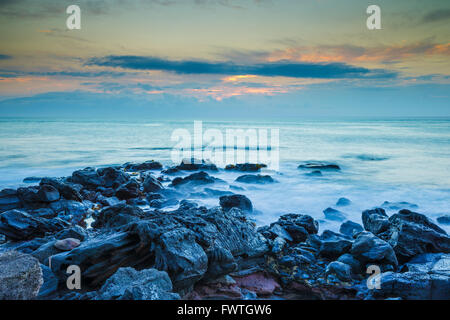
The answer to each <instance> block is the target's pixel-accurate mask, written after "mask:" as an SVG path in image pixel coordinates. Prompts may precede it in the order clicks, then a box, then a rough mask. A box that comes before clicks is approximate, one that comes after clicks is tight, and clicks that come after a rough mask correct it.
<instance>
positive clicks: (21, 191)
mask: <svg viewBox="0 0 450 320" xmlns="http://www.w3.org/2000/svg"><path fill="white" fill-rule="evenodd" d="M38 191H39V187H37V186H32V187H26V188H18V189H17V197H18V198H19V199H20V201H21V202H22V203H23V204H24V205H27V206H28V205H30V204H31V205H32V204H34V203H36V202H40V199H39V196H38Z"/></svg>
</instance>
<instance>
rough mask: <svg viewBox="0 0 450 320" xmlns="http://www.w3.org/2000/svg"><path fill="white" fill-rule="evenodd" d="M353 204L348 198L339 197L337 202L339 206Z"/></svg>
mask: <svg viewBox="0 0 450 320" xmlns="http://www.w3.org/2000/svg"><path fill="white" fill-rule="evenodd" d="M351 204H352V202H351V201H350V200H349V199H347V198H339V199H338V201H337V202H336V205H337V206H338V207H344V206H349V205H351Z"/></svg>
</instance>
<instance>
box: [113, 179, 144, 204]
mask: <svg viewBox="0 0 450 320" xmlns="http://www.w3.org/2000/svg"><path fill="white" fill-rule="evenodd" d="M139 195H140V186H139V183H137V182H136V181H135V180H130V181H128V182H127V183H125V184H123V185H121V186H120V187H119V188H118V189H117V190H116V197H117V198H119V199H120V200H128V199H132V198H137V197H139Z"/></svg>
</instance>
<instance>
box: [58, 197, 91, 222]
mask: <svg viewBox="0 0 450 320" xmlns="http://www.w3.org/2000/svg"><path fill="white" fill-rule="evenodd" d="M50 208H51V209H52V210H53V211H54V212H55V213H56V214H57V215H58V217H59V218H60V219H62V220H64V221H67V222H70V223H72V224H74V225H77V224H80V225H84V219H86V217H87V215H88V207H87V206H86V204H84V203H82V202H78V201H75V200H60V201H56V202H52V203H51V204H50Z"/></svg>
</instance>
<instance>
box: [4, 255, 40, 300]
mask: <svg viewBox="0 0 450 320" xmlns="http://www.w3.org/2000/svg"><path fill="white" fill-rule="evenodd" d="M0 270H1V272H0V300H30V299H34V298H36V296H37V295H38V293H39V289H40V287H41V286H42V284H43V282H44V280H43V277H42V270H41V267H40V266H39V261H38V260H37V259H35V258H33V257H32V256H30V255H27V254H23V253H20V252H17V251H7V252H3V253H0Z"/></svg>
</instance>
